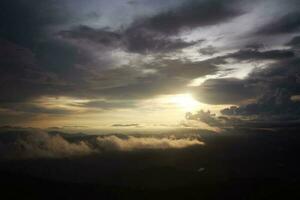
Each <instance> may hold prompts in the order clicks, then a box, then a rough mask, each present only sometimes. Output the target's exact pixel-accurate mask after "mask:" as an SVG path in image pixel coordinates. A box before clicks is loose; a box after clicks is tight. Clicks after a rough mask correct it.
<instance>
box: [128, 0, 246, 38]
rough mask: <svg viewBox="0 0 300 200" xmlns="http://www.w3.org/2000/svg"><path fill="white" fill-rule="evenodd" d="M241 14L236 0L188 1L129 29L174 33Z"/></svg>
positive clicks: (220, 21)
mask: <svg viewBox="0 0 300 200" xmlns="http://www.w3.org/2000/svg"><path fill="white" fill-rule="evenodd" d="M241 14H243V12H242V11H241V9H240V8H238V1H235V0H234V1H227V0H211V1H188V2H186V3H183V5H182V6H180V7H178V8H177V9H173V10H169V11H166V12H162V13H159V14H157V15H154V16H153V17H149V18H145V19H139V20H137V21H136V22H134V23H133V24H132V25H131V27H130V28H129V29H128V31H129V32H132V31H136V30H141V29H142V30H143V29H146V30H149V31H154V32H158V33H161V34H166V35H174V34H177V33H178V32H180V31H182V30H183V29H192V28H196V27H200V26H209V25H215V24H219V23H224V22H227V21H229V20H230V19H232V18H234V17H237V16H239V15H241Z"/></svg>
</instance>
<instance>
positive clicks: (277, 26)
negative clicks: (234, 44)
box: [256, 6, 300, 35]
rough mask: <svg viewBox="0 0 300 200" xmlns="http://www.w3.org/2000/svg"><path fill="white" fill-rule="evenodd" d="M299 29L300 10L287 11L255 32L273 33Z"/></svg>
mask: <svg viewBox="0 0 300 200" xmlns="http://www.w3.org/2000/svg"><path fill="white" fill-rule="evenodd" d="M298 8H299V6H298ZM299 30H300V12H299V11H296V12H291V13H288V14H286V15H284V16H282V17H280V18H279V19H275V20H274V21H272V22H270V23H269V24H266V25H264V26H263V27H262V28H260V29H259V30H258V31H257V32H256V33H257V34H260V35H274V34H285V33H293V32H298V31H299Z"/></svg>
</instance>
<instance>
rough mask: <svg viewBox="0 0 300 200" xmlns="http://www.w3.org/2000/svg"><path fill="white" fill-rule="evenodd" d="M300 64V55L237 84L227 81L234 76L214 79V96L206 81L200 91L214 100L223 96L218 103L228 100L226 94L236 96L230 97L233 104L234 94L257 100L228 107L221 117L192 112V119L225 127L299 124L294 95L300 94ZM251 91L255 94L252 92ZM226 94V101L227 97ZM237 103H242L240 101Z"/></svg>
mask: <svg viewBox="0 0 300 200" xmlns="http://www.w3.org/2000/svg"><path fill="white" fill-rule="evenodd" d="M299 63H300V61H299V58H292V59H287V60H281V61H280V62H277V63H273V64H270V65H269V66H268V67H266V68H263V69H260V70H256V71H253V72H252V73H251V74H250V75H249V76H248V78H246V79H244V80H239V81H237V82H236V83H235V84H233V85H232V84H226V82H227V83H228V82H229V80H230V79H229V80H228V79H224V80H222V79H219V80H217V81H215V80H208V81H207V82H208V83H209V82H211V84H210V85H211V87H212V88H211V90H210V91H211V92H212V93H213V96H212V97H211V95H210V93H209V92H207V91H206V90H205V89H206V88H209V87H208V86H207V85H209V84H208V83H204V84H203V86H202V85H201V86H200V88H201V89H202V90H201V93H199V94H203V96H204V97H202V98H203V99H204V100H205V99H207V98H210V99H209V100H210V101H212V102H214V101H216V100H215V99H220V100H221V102H218V103H225V102H226V101H225V100H226V97H227V98H230V97H231V98H233V99H229V102H232V103H233V102H234V97H235V96H237V99H244V100H247V99H249V100H250V99H252V100H253V101H252V103H246V102H244V104H242V105H240V106H233V107H230V108H226V109H224V110H222V111H221V113H222V114H223V116H221V117H217V116H215V115H211V114H210V113H202V112H201V113H200V114H199V113H198V114H197V115H196V116H194V117H193V115H191V116H190V117H189V118H190V119H197V120H200V121H204V122H206V123H208V124H210V125H214V126H221V125H222V127H226V126H234V127H239V126H243V127H252V128H253V127H256V128H282V127H286V126H290V127H295V126H297V123H299V118H300V109H299V108H300V103H299V101H295V100H293V96H297V95H298V94H300V71H299V67H298V66H299ZM215 82H216V83H217V84H216V83H215ZM218 82H219V84H218ZM236 84H237V85H236ZM245 85H248V86H249V88H244V86H245ZM226 86H227V87H228V88H227V87H226ZM251 90H252V91H255V93H249V91H251ZM208 91H209V90H208ZM222 91H224V93H222ZM230 91H232V93H230ZM205 92H206V93H205ZM199 96H200V95H199ZM205 96H208V97H205ZM224 97H225V100H223V99H224ZM222 100H223V101H222ZM237 104H239V103H238V102H237ZM217 123H219V125H218V124H217ZM220 124H221V125H220Z"/></svg>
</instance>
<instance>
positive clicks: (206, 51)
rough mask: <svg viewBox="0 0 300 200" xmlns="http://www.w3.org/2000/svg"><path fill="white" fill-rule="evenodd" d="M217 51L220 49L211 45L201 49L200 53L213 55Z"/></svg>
mask: <svg viewBox="0 0 300 200" xmlns="http://www.w3.org/2000/svg"><path fill="white" fill-rule="evenodd" d="M217 52H218V50H217V49H216V48H215V47H213V46H211V45H209V46H207V47H204V48H201V49H199V53H200V54H202V55H208V56H212V55H214V54H216V53H217Z"/></svg>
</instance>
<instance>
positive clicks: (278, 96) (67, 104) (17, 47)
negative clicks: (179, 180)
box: [0, 0, 300, 130]
mask: <svg viewBox="0 0 300 200" xmlns="http://www.w3.org/2000/svg"><path fill="white" fill-rule="evenodd" d="M0 15H1V17H0V125H1V126H6V125H9V126H26V127H38V128H49V127H58V128H61V127H69V128H70V127H73V128H76V127H81V128H82V127H86V128H105V129H128V128H134V129H138V128H153V129H156V128H167V129H168V128H179V127H180V128H195V127H199V128H206V129H214V130H217V129H223V128H228V127H247V128H259V129H270V128H272V129H274V128H279V129H280V128H284V127H296V126H297V125H298V123H299V119H300V68H299V65H300V57H299V50H300V2H299V1H298V0H251V1H247V0H164V1H162V0H152V1H147V0H130V1H126V0H109V1H108V0H86V1H81V0H43V1H40V0H13V1H11V0H1V2H0Z"/></svg>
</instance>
